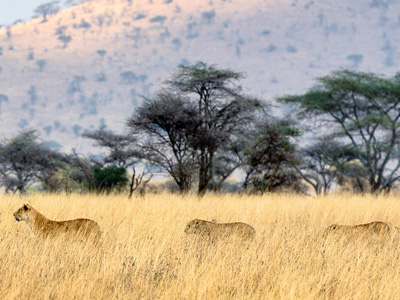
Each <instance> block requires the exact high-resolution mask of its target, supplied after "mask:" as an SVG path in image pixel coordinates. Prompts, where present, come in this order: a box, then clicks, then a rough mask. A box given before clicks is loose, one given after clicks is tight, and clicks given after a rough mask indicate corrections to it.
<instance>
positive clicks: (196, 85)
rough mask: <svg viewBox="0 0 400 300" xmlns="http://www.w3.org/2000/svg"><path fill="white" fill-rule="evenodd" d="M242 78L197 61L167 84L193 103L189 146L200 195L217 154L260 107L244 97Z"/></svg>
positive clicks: (181, 67)
mask: <svg viewBox="0 0 400 300" xmlns="http://www.w3.org/2000/svg"><path fill="white" fill-rule="evenodd" d="M242 78H243V75H242V74H241V73H237V72H234V71H232V70H229V69H226V70H222V69H217V68H215V67H214V66H209V65H207V64H205V63H203V62H199V63H197V64H195V65H191V66H182V65H181V66H179V67H178V69H177V71H176V72H175V74H173V76H172V78H171V79H170V80H168V81H167V84H169V85H170V86H171V88H172V89H174V90H175V91H177V93H179V94H182V95H185V96H186V97H188V99H189V100H190V101H191V102H193V103H195V104H196V115H197V120H198V122H199V123H198V127H197V128H196V134H195V135H193V137H194V139H193V140H192V147H193V149H194V150H196V153H197V160H198V166H199V173H198V180H199V183H198V194H199V195H204V193H205V192H206V190H207V187H208V184H209V182H210V181H211V180H212V178H213V175H214V173H213V172H214V159H215V155H216V153H217V151H218V150H219V149H220V148H221V147H222V146H223V145H224V144H226V143H228V142H229V141H230V139H231V137H232V136H233V135H235V134H237V132H238V131H239V130H240V129H241V127H242V126H243V125H244V124H246V123H247V122H249V121H250V120H251V119H252V113H253V112H254V111H255V110H256V109H258V108H260V107H261V103H260V101H258V100H257V99H252V98H249V97H246V96H244V95H243V93H242V88H241V86H240V85H239V84H238V81H239V80H240V79H242Z"/></svg>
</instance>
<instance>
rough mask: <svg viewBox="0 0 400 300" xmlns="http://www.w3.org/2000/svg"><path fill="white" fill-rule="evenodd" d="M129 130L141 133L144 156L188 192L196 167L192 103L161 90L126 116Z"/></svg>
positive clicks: (182, 191)
mask: <svg viewBox="0 0 400 300" xmlns="http://www.w3.org/2000/svg"><path fill="white" fill-rule="evenodd" d="M127 125H128V127H129V128H130V129H131V133H132V134H134V135H138V136H140V140H141V141H142V143H141V148H142V150H143V155H144V157H145V158H146V159H147V160H149V161H150V162H151V163H152V164H153V165H155V166H158V167H160V168H161V170H162V171H164V172H166V173H168V174H169V175H170V176H171V177H172V178H173V179H174V181H175V182H176V184H177V185H178V186H179V189H180V192H181V193H187V192H188V191H189V190H190V188H191V185H192V181H193V174H194V170H196V167H197V160H196V156H195V151H194V150H193V148H192V140H193V135H194V133H195V132H196V128H197V127H198V116H197V115H196V110H195V109H194V107H193V105H191V103H190V102H189V101H187V100H186V99H184V98H182V97H180V96H179V95H178V94H175V93H173V92H171V91H168V90H162V91H160V92H158V93H157V94H155V95H154V96H153V98H151V99H149V98H145V99H144V103H143V104H142V105H141V106H139V107H138V108H137V109H136V112H135V113H134V114H133V115H132V116H131V117H130V118H129V119H128V122H127Z"/></svg>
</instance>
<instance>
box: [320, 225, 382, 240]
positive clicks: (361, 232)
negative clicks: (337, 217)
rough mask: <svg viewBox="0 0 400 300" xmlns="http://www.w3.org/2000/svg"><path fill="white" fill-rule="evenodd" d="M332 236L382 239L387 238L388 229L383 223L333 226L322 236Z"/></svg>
mask: <svg viewBox="0 0 400 300" xmlns="http://www.w3.org/2000/svg"><path fill="white" fill-rule="evenodd" d="M332 234H340V235H344V236H347V237H367V236H374V237H380V236H382V237H384V236H389V234H390V227H389V225H388V224H386V223H385V222H379V221H375V222H370V223H366V224H358V225H338V224H333V225H330V226H329V227H328V228H326V229H325V231H324V234H323V236H324V237H327V236H329V235H332Z"/></svg>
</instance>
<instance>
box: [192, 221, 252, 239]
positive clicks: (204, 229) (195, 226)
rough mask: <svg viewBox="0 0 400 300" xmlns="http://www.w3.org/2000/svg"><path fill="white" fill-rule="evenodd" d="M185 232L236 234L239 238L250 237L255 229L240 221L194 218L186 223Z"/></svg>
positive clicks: (213, 234) (213, 235) (212, 235)
mask: <svg viewBox="0 0 400 300" xmlns="http://www.w3.org/2000/svg"><path fill="white" fill-rule="evenodd" d="M185 233H187V234H198V235H202V236H210V237H228V236H236V237H240V238H252V237H254V236H255V234H256V231H255V230H254V228H253V227H252V226H250V225H249V224H246V223H242V222H235V223H215V222H209V221H205V220H200V219H194V220H192V221H190V222H189V223H188V224H187V225H186V228H185Z"/></svg>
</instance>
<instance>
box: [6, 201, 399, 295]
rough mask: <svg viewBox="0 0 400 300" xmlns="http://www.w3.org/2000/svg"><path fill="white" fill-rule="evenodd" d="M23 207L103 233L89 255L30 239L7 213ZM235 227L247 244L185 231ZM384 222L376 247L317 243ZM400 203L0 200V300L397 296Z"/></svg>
mask: <svg viewBox="0 0 400 300" xmlns="http://www.w3.org/2000/svg"><path fill="white" fill-rule="evenodd" d="M23 203H29V204H31V205H32V206H33V207H35V208H36V209H37V210H38V211H39V212H41V213H43V214H44V215H45V216H47V217H48V218H50V219H52V220H67V219H73V218H78V217H85V218H91V219H93V220H95V221H97V222H98V223H99V224H100V226H101V227H102V230H103V240H102V244H101V245H99V246H98V247H96V246H94V245H92V244H85V243H83V242H82V241H79V240H76V241H65V240H64V239H63V238H59V239H47V240H40V239H36V238H34V237H32V236H31V235H30V232H29V229H28V227H27V226H26V224H25V223H22V222H20V223H15V220H14V218H13V215H12V213H13V212H14V211H15V210H16V209H18V208H19V207H20V206H21V205H22V204H23ZM194 218H200V219H206V220H213V219H215V220H217V221H218V222H235V221H241V222H246V223H249V224H251V225H252V226H253V227H254V228H255V230H256V237H255V239H254V240H252V241H246V242H243V241H239V240H220V241H218V242H216V241H214V242H210V241H207V240H205V239H202V238H198V237H196V236H194V235H186V234H185V233H184V228H185V225H186V223H187V222H188V221H190V220H192V219H194ZM375 220H379V221H384V222H388V223H389V224H390V226H391V228H392V230H391V236H390V237H389V238H386V239H380V238H371V239H369V238H364V239H360V240H349V239H345V238H334V239H329V240H325V239H324V238H323V237H322V233H323V231H324V229H325V228H326V227H327V226H329V225H331V224H333V223H339V224H359V223H367V222H370V221H375ZM399 225H400V197H398V196H379V197H373V196H366V195H363V196H354V195H332V196H328V197H321V198H313V197H305V196H295V195H264V196H238V195H223V196H216V195H206V196H205V197H204V198H202V199H199V198H197V197H195V196H186V197H180V196H177V195H172V194H162V195H148V196H145V197H143V198H135V199H132V200H127V199H126V197H124V196H94V195H93V196H89V195H88V196H82V195H70V196H66V195H33V196H27V197H19V196H6V195H2V196H1V201H0V231H1V237H0V241H1V242H0V270H1V271H0V283H1V284H0V298H1V299H16V298H18V299H378V298H379V299H396V298H397V297H398V295H400V251H399V249H398V241H397V240H398V238H397V235H398V233H397V230H396V229H395V226H399Z"/></svg>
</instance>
